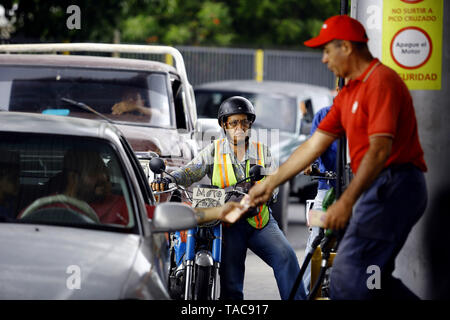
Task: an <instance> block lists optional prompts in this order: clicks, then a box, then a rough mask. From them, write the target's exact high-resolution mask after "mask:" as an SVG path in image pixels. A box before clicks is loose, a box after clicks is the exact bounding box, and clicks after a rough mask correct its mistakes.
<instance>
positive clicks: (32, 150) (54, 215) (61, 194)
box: [0, 132, 136, 232]
mask: <svg viewBox="0 0 450 320" xmlns="http://www.w3.org/2000/svg"><path fill="white" fill-rule="evenodd" d="M0 154H1V157H0V221H9V222H24V223H38V224H57V225H64V226H76V227H89V228H97V227H98V228H103V229H104V228H107V229H113V230H118V231H125V232H136V219H135V216H134V214H133V209H132V205H131V199H130V194H129V188H128V184H127V179H126V178H125V175H124V172H125V171H124V170H123V168H122V166H121V164H120V162H119V160H118V157H117V155H116V152H115V151H114V149H113V148H112V147H111V146H110V145H109V144H108V143H106V142H105V141H103V140H100V139H89V138H86V137H74V136H62V135H49V134H31V133H26V134H23V133H15V134H14V135H11V133H8V132H0Z"/></svg>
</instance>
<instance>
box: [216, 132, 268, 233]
mask: <svg viewBox="0 0 450 320" xmlns="http://www.w3.org/2000/svg"><path fill="white" fill-rule="evenodd" d="M224 140H225V139H221V140H215V141H214V143H215V150H214V168H213V174H212V181H211V183H212V184H213V185H214V186H217V187H219V188H222V189H224V188H226V187H229V186H233V185H235V184H236V182H237V179H236V176H235V174H234V170H233V165H232V162H231V159H230V155H229V154H228V153H224V154H223V155H222V156H221V155H220V145H221V143H223V141H224ZM255 146H256V148H257V150H258V161H257V164H258V165H260V166H263V167H264V155H263V148H262V145H261V143H259V142H258V143H255ZM245 171H246V173H245V176H246V177H248V176H249V173H250V161H249V160H247V163H246V170H245ZM262 180H264V178H263V179H261V180H260V181H257V182H256V183H260V182H261V181H262ZM247 222H248V223H250V225H251V226H252V227H254V228H256V229H261V228H264V227H265V226H266V224H267V222H269V209H268V208H267V205H265V204H264V205H261V206H260V207H259V213H258V214H257V215H256V216H254V217H250V218H247Z"/></svg>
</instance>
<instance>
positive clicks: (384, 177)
mask: <svg viewBox="0 0 450 320" xmlns="http://www.w3.org/2000/svg"><path fill="white" fill-rule="evenodd" d="M426 204H427V189H426V185H425V178H424V175H423V173H422V172H421V171H420V170H419V169H417V168H415V167H413V166H403V167H397V168H387V169H384V170H383V171H382V172H381V174H380V175H379V176H378V178H377V179H376V180H375V181H374V182H373V184H372V185H371V186H370V187H369V189H368V190H366V191H365V192H364V193H363V194H362V195H361V197H360V199H359V200H358V202H357V204H356V205H355V207H354V209H353V215H352V217H351V219H350V221H349V225H348V227H347V230H346V232H345V234H344V237H343V238H342V240H341V243H340V245H339V248H338V251H337V255H336V258H335V259H334V261H333V267H332V270H331V274H330V298H331V299H345V300H350V299H358V300H363V299H364V300H365V299H377V298H383V299H417V296H415V295H414V294H413V293H412V292H411V291H410V290H409V289H408V288H407V287H406V286H405V285H404V284H403V283H402V282H401V281H400V280H399V279H396V278H394V277H393V276H392V272H393V271H394V267H395V258H396V256H397V254H398V253H399V251H400V249H401V248H402V247H403V245H404V243H405V241H406V239H407V237H408V234H409V232H410V231H411V229H412V227H413V226H414V224H415V223H416V222H417V221H418V220H419V218H420V217H421V216H422V214H423V212H424V211H425V207H426ZM374 267H375V269H374ZM376 270H378V276H379V277H378V278H379V280H378V283H379V285H378V287H376V286H374V284H376V277H377V271H376ZM371 284H372V285H371Z"/></svg>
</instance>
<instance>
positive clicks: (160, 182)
mask: <svg viewBox="0 0 450 320" xmlns="http://www.w3.org/2000/svg"><path fill="white" fill-rule="evenodd" d="M171 182H172V180H170V179H169V178H165V177H164V178H157V179H155V180H153V181H152V182H151V183H150V186H151V187H152V189H153V191H164V190H167V189H169V183H171Z"/></svg>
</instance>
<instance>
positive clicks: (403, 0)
mask: <svg viewBox="0 0 450 320" xmlns="http://www.w3.org/2000/svg"><path fill="white" fill-rule="evenodd" d="M400 1H402V2H406V3H419V2H422V1H423V0H400Z"/></svg>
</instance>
